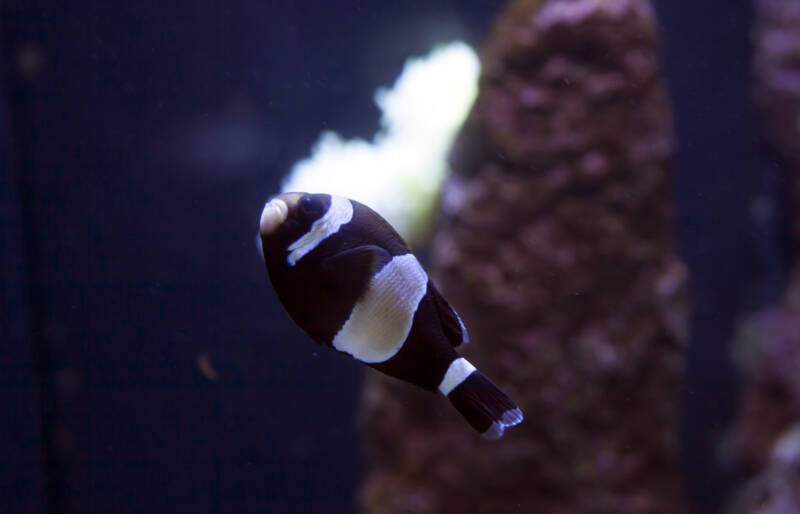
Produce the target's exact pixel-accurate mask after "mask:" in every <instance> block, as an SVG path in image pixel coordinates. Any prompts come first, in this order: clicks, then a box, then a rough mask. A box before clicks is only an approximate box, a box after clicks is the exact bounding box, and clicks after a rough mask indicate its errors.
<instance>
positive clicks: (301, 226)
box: [259, 193, 331, 258]
mask: <svg viewBox="0 0 800 514" xmlns="http://www.w3.org/2000/svg"><path fill="white" fill-rule="evenodd" d="M330 203H331V197H330V195H327V194H310V193H283V194H280V195H278V196H276V197H274V198H272V199H271V200H270V201H268V202H267V203H266V205H264V210H262V211H261V220H260V222H259V233H260V237H261V246H262V251H263V252H264V257H265V258H267V255H268V254H275V253H284V252H285V251H286V249H287V247H288V246H289V245H290V244H291V243H292V242H293V241H296V240H298V239H299V238H300V237H302V236H303V235H304V234H307V233H308V232H309V231H310V230H311V226H312V225H313V224H314V222H315V221H317V220H318V219H320V218H321V217H322V216H323V215H325V212H326V211H327V210H328V207H330Z"/></svg>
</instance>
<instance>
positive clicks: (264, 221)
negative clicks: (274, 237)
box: [259, 193, 303, 236]
mask: <svg viewBox="0 0 800 514" xmlns="http://www.w3.org/2000/svg"><path fill="white" fill-rule="evenodd" d="M302 196H303V195H302V193H284V194H282V195H278V196H276V197H275V198H273V199H272V200H270V201H269V202H267V204H266V205H265V206H264V210H263V211H261V221H260V222H259V231H260V232H261V235H262V236H268V235H270V234H272V233H273V232H275V230H276V229H277V228H278V227H280V226H281V224H283V222H284V221H286V218H287V217H288V216H289V209H291V208H293V207H294V206H295V205H297V202H298V201H299V200H300V198H301V197H302Z"/></svg>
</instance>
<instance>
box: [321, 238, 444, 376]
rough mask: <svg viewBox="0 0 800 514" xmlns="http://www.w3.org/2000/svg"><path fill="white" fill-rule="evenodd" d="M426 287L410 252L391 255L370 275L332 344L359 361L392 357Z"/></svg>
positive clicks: (369, 361)
mask: <svg viewBox="0 0 800 514" xmlns="http://www.w3.org/2000/svg"><path fill="white" fill-rule="evenodd" d="M427 289H428V275H426V274H425V270H423V269H422V266H420V265H419V262H417V259H416V258H415V257H414V256H413V255H412V254H410V253H407V254H405V255H399V256H396V257H393V258H392V260H391V261H389V263H388V264H386V265H385V266H384V267H383V268H381V270H380V271H379V272H378V273H376V274H375V276H373V277H372V279H371V280H370V282H369V285H368V286H367V290H366V292H365V293H364V295H363V296H362V297H361V298H360V299H359V300H358V302H356V304H355V306H354V307H353V310H352V311H351V312H350V317H349V318H347V321H345V323H344V325H343V326H342V328H341V329H340V330H339V333H337V334H336V337H334V338H333V343H332V344H333V347H334V348H336V349H337V350H339V351H340V352H345V353H349V354H350V355H352V356H353V357H355V358H356V359H358V360H360V361H362V362H368V363H375V362H384V361H386V360H388V359H390V358H392V357H393V356H394V355H395V354H396V353H397V352H398V351H399V350H400V348H401V347H402V346H403V343H405V341H406V338H407V337H408V333H409V332H410V331H411V324H412V323H413V321H414V313H415V312H416V311H417V306H418V305H419V302H420V300H422V297H423V296H425V292H426V291H427Z"/></svg>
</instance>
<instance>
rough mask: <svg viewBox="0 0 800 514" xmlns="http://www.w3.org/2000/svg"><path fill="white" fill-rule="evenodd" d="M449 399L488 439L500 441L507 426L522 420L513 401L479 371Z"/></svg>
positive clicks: (457, 388) (467, 378)
mask: <svg viewBox="0 0 800 514" xmlns="http://www.w3.org/2000/svg"><path fill="white" fill-rule="evenodd" d="M447 399H448V400H450V403H452V404H453V406H454V407H455V408H456V409H457V410H458V412H460V413H461V415H462V416H464V418H465V419H466V420H467V422H469V424H470V425H472V427H473V428H474V429H475V430H477V431H478V432H480V433H481V435H482V436H483V437H485V438H486V439H492V440H494V439H499V438H500V437H502V436H503V431H504V430H505V429H506V427H513V426H514V425H517V424H519V423H520V422H521V421H522V411H521V410H520V408H519V407H517V404H516V403H514V400H512V399H511V398H509V397H508V395H507V394H506V393H504V392H503V391H502V390H501V389H500V388H499V387H497V386H496V385H494V383H493V382H492V381H491V380H489V379H488V378H487V377H486V375H484V374H483V373H481V372H480V371H478V370H475V371H472V372H471V373H470V374H469V376H467V377H466V378H465V379H463V381H461V383H459V384H458V385H457V386H456V387H454V388H453V389H452V390H451V391H450V392H449V393H448V394H447Z"/></svg>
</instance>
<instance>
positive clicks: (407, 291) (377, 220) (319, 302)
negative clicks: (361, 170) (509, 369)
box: [260, 193, 522, 439]
mask: <svg viewBox="0 0 800 514" xmlns="http://www.w3.org/2000/svg"><path fill="white" fill-rule="evenodd" d="M260 234H261V249H262V253H263V256H264V261H265V263H266V267H267V273H268V274H269V279H270V281H271V282H272V286H273V287H274V288H275V292H276V293H277V294H278V298H279V299H280V301H281V303H282V304H283V306H284V308H285V309H286V311H287V312H288V313H289V316H291V318H292V319H293V320H294V322H295V323H297V324H298V325H299V326H300V328H302V329H303V330H304V331H305V332H306V333H307V334H308V335H309V336H311V338H312V339H313V340H314V341H316V342H317V343H321V344H324V345H326V346H331V347H333V348H334V349H335V350H338V351H339V352H342V353H345V354H347V355H349V356H351V357H353V358H354V359H357V360H359V361H361V362H363V363H364V364H366V365H368V366H370V367H372V368H375V369H377V370H378V371H382V372H383V373H386V374H387V375H391V376H393V377H396V378H399V379H400V380H405V381H406V382H411V383H412V384H416V385H418V386H420V387H422V388H424V389H428V390H430V391H436V390H438V391H439V392H441V393H442V394H443V395H444V396H446V397H447V398H448V399H449V400H450V402H451V403H452V404H453V406H454V407H455V408H456V409H458V411H459V412H460V413H461V414H462V415H463V416H464V418H466V420H467V421H468V422H469V424H470V425H472V427H473V428H475V430H477V431H478V432H480V433H481V434H482V435H483V436H484V437H486V438H487V439H497V438H499V437H500V436H502V435H503V430H504V429H505V428H506V427H510V426H513V425H516V424H518V423H519V422H521V421H522V411H520V409H519V407H517V405H516V404H515V403H514V402H513V401H512V400H511V398H509V397H508V395H506V394H505V393H504V392H503V391H501V390H500V389H499V388H498V387H497V386H496V385H494V384H493V383H492V382H491V380H489V379H488V378H487V377H486V376H485V375H483V374H482V373H481V372H480V371H478V370H476V369H475V367H474V366H473V365H472V364H470V363H469V362H468V361H467V360H466V359H464V358H462V357H460V356H459V355H458V353H457V352H456V350H455V348H456V347H458V346H459V345H461V344H462V343H466V342H467V341H468V340H469V336H468V335H467V330H466V328H465V327H464V323H463V322H462V321H461V318H460V317H459V316H458V314H457V313H456V311H455V310H454V309H453V308H452V307H451V306H450V304H449V303H448V302H447V300H445V299H444V297H443V296H442V295H441V294H440V293H439V292H438V291H437V290H436V287H435V286H434V285H433V282H432V281H431V280H430V278H428V275H427V274H426V273H425V271H424V270H423V269H422V266H420V264H419V262H418V261H417V259H416V257H414V255H413V254H412V253H411V251H410V250H409V248H408V246H407V245H406V243H405V242H404V241H403V239H402V238H401V237H400V235H398V234H397V232H395V230H394V229H393V228H392V226H391V225H389V223H388V222H387V221H386V220H384V219H383V218H382V217H381V216H380V215H378V214H377V213H376V212H375V211H373V210H372V209H370V208H369V207H367V206H366V205H363V204H361V203H358V202H356V201H353V200H349V199H347V198H343V197H340V196H333V195H328V194H307V193H286V194H282V195H279V196H277V197H275V198H273V199H272V200H270V201H269V202H268V203H267V204H266V205H265V206H264V210H263V212H262V213H261V221H260Z"/></svg>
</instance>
